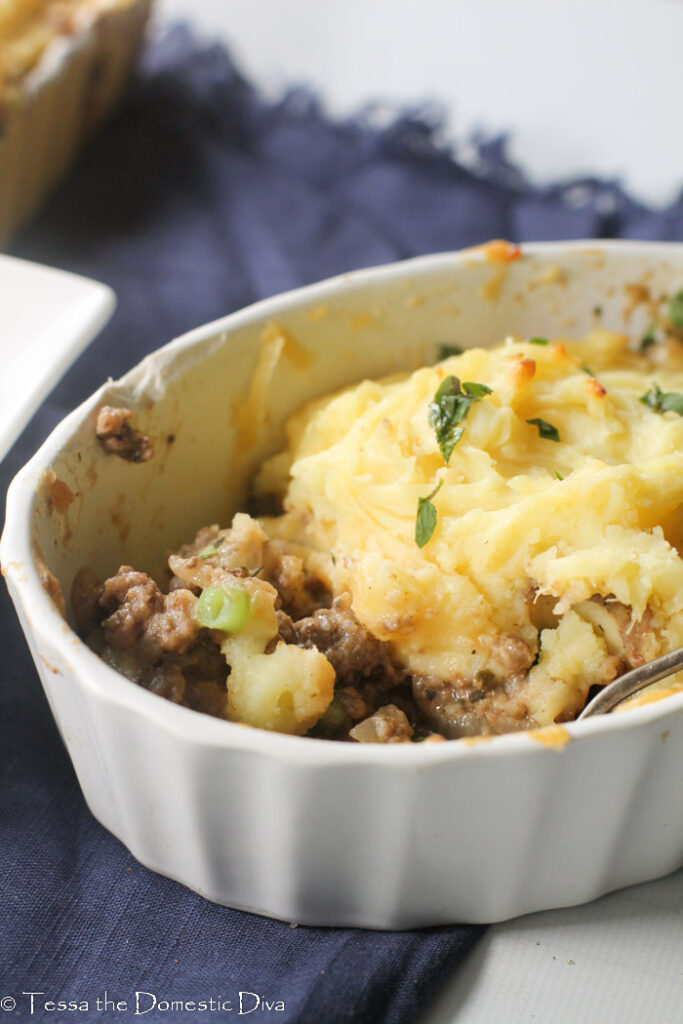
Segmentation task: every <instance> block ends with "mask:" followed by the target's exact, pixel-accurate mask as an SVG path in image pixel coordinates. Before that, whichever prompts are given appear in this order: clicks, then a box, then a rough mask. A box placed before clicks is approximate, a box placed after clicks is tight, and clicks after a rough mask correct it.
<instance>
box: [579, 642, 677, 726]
mask: <svg viewBox="0 0 683 1024" xmlns="http://www.w3.org/2000/svg"><path fill="white" fill-rule="evenodd" d="M681 668H683V647H679V648H677V649H676V650H675V651H669V653H668V654H662V655H661V656H660V657H659V658H655V660H654V661H648V662H647V663H646V664H645V665H639V667H638V668H633V669H631V671H630V672H625V673H624V675H623V676H619V678H618V679H615V680H614V682H613V683H609V684H608V685H607V686H605V687H603V689H602V690H601V691H600V693H598V694H597V696H595V697H593V700H592V701H590V702H589V703H588V704H586V706H585V708H584V709H583V711H582V712H581V714H580V715H579V716H578V719H577V721H579V720H581V719H582V718H590V717H591V716H592V715H604V714H607V712H608V711H611V710H612V708H613V707H614V706H615V705H616V704H620V703H621V701H622V700H626V698H627V697H630V696H631V695H632V694H634V693H637V692H638V690H642V689H644V688H645V687H646V686H649V685H650V683H656V682H657V681H658V680H659V679H665V678H666V677H667V676H671V675H673V674H674V672H677V671H678V670H679V669H681Z"/></svg>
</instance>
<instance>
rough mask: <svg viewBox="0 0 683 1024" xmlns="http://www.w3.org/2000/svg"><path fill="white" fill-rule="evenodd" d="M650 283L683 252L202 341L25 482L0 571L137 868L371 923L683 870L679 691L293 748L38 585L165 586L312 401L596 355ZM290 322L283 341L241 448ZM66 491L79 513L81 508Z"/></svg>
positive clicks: (119, 399) (519, 909) (301, 309)
mask: <svg viewBox="0 0 683 1024" xmlns="http://www.w3.org/2000/svg"><path fill="white" fill-rule="evenodd" d="M633 283H641V284H645V285H646V286H648V287H649V288H650V290H651V292H652V294H659V293H664V292H668V293H671V292H672V291H675V290H677V289H678V288H680V287H681V285H682V284H683V246H680V245H679V246H674V245H671V246H665V245H650V244H648V245H641V244H615V243H605V244H602V243H600V244H598V243H583V244H581V243H578V244H576V243H573V244H553V245H529V246H526V247H525V248H524V255H523V257H522V258H521V259H518V260H516V261H514V262H510V263H496V262H491V261H490V260H489V259H488V258H487V255H486V252H485V251H477V252H473V251H470V252H465V253H460V254H457V253H456V254H446V255H437V256H431V257H426V258H422V259H418V260H413V261H410V262H407V263H402V264H398V265H394V266H389V267H383V268H379V269H374V270H367V271H361V272H358V273H354V274H349V275H346V276H344V277H340V278H336V279H334V280H332V281H327V282H324V283H322V284H318V285H314V286H313V287H310V288H306V289H303V290H301V291H297V292H294V293H291V294H287V295H284V296H280V297H276V298H273V299H269V300H267V301H265V302H261V303H259V304H258V305H256V306H253V307H251V308H250V309H247V310H243V311H242V312H239V313H235V314H233V315H231V316H229V317H226V318H225V319H223V320H219V321H217V322H216V323H213V324H209V325H207V326H205V327H201V328H198V329H197V330H195V331H192V332H190V333H189V334H187V335H185V336H184V337H183V338H181V339H179V340H177V341H175V342H173V343H172V344H170V345H168V346H166V347H165V348H164V349H162V350H161V351H159V352H157V353H155V354H154V355H152V356H150V357H148V358H147V359H146V360H144V362H142V363H141V364H140V365H139V366H138V367H136V368H135V369H134V370H132V371H131V372H130V373H129V374H127V375H126V376H125V377H124V378H122V379H121V380H120V381H117V382H113V383H109V384H106V385H105V386H104V387H102V388H101V389H100V390H99V391H98V392H97V393H96V394H95V395H93V396H92V398H90V399H89V400H88V401H87V402H85V403H84V404H83V405H82V406H81V407H80V408H79V409H77V410H76V411H75V412H73V413H72V414H71V415H70V416H69V417H67V419H66V420H65V421H64V422H63V423H62V424H61V425H60V426H59V427H58V428H57V429H56V430H55V431H54V433H53V434H52V435H51V437H50V438H49V439H48V441H47V442H46V443H45V444H44V446H43V447H42V448H41V450H40V451H39V452H38V454H37V455H36V456H35V457H34V458H33V459H32V460H31V462H30V463H29V464H28V465H27V466H26V467H25V468H24V469H23V470H22V471H21V473H20V474H19V475H18V477H17V478H16V480H15V481H14V483H13V484H12V487H11V490H10V493H9V499H8V511H7V522H6V527H5V532H4V536H3V539H2V547H1V552H0V553H1V556H2V565H3V570H4V572H5V575H6V577H7V582H8V585H9V588H10V591H11V593H12V596H13V598H14V601H15V603H16V605H17V610H18V613H19V616H20V618H21V621H22V624H23V627H24V630H25V632H26V636H27V638H28V642H29V644H30V647H31V650H32V652H33V656H34V658H35V662H36V665H37V668H38V671H39V673H40V676H41V678H42V681H43V684H44V687H45V691H46V694H47V697H48V700H49V702H50V705H51V707H52V709H53V711H54V714H55V718H56V720H57V722H58V724H59V728H60V731H61V734H62V736H63V738H64V741H65V743H66V745H67V747H68V750H69V752H70V755H71V757H72V759H73V763H74V766H75V769H76V772H77V775H78V778H79V780H80V784H81V786H82V788H83V792H84V795H85V798H86V800H87V802H88V804H89V806H90V808H91V810H92V812H93V814H94V815H95V816H96V817H97V818H98V819H99V820H100V821H101V822H102V823H103V824H104V825H105V826H106V827H107V828H108V829H110V830H111V831H112V832H113V833H114V834H115V835H116V836H118V837H119V838H120V839H121V840H122V841H123V842H124V843H125V844H126V845H127V846H128V847H129V849H130V850H131V851H132V853H133V854H134V855H135V856H136V857H137V858H138V859H139V860H140V861H142V863H144V864H146V865H147V866H149V867H150V868H152V869H154V870H156V871H159V872H162V873H163V874H165V875H169V876H171V877H172V878H175V879H178V880H179V881H181V882H183V883H184V884H186V885H188V886H190V887H191V888H192V889H195V890H196V891H197V892H199V893H201V894H202V895H204V896H206V897H208V898H209V899H212V900H215V901H217V902H220V903H224V904H227V905H229V906H233V907H239V908H242V909H246V910H252V911H256V912H258V913H262V914H268V915H271V916H274V917H278V918H283V919H285V920H288V921H297V922H304V923H307V924H316V925H361V926H366V927H371V928H407V927H414V926H417V925H431V924H438V923H442V922H454V921H469V922H488V921H499V920H502V919H504V918H508V917H512V916H514V915H517V914H522V913H527V912H529V911H534V910H540V909H543V908H549V907H560V906H567V905H572V904H577V903H582V902H584V901H587V900H591V899H593V898H594V897H596V896H599V895H601V894H602V893H605V892H608V891H610V890H612V889H616V888H619V887H621V886H625V885H629V884H632V883H635V882H642V881H644V880H646V879H651V878H656V877H658V876H660V875H664V874H666V873H667V872H669V871H672V870H674V869H675V868H677V867H678V866H679V865H681V863H683V800H682V799H681V795H682V793H681V788H682V783H681V780H682V779H683V694H678V695H675V696H672V697H668V698H666V699H664V700H660V701H658V702H656V703H650V704H647V705H644V706H642V707H639V708H636V709H634V710H631V711H629V712H622V713H620V714H616V715H612V716H607V717H605V718H598V719H594V720H588V721H586V722H581V723H574V724H570V725H568V726H566V727H558V726H556V727H552V728H551V729H549V730H545V731H541V732H539V733H535V734H534V733H530V734H516V735H507V736H501V737H496V738H493V739H488V740H486V741H484V742H475V743H473V742H472V741H457V742H451V743H440V744H416V745H408V746H404V745H397V746H389V747H384V746H374V745H357V744H338V743H333V742H328V741H323V740H313V739H307V738H296V737H290V736H282V735H275V734H271V733H267V732H262V731H259V730H255V729H250V728H248V727H245V726H241V725H236V724H231V723H228V722H223V721H218V720H215V719H212V718H209V717H207V716H203V715H201V714H199V713H195V712H193V711H190V710H187V709H185V708H182V707H178V706H176V705H173V704H171V703H169V702H167V701H165V700H163V699H162V698H160V697H157V696H155V695H153V694H151V693H149V692H147V691H145V690H143V689H141V688H139V687H137V686H136V685H134V684H133V683H131V682H129V681H128V680H126V679H125V678H123V677H122V676H119V675H118V674H117V673H116V672H114V671H113V670H112V669H110V668H108V667H107V666H106V665H105V664H104V663H102V662H101V661H100V660H99V659H98V658H97V657H96V656H95V655H94V654H93V653H92V652H91V651H90V650H89V649H88V648H87V647H86V646H85V645H84V644H83V643H81V641H80V640H79V639H78V638H77V636H76V635H75V633H73V632H72V630H71V629H70V628H69V626H68V625H67V624H66V623H65V621H64V619H63V618H62V617H61V615H60V614H59V612H58V611H57V609H56V607H55V605H54V604H53V602H52V600H51V599H50V597H49V596H48V594H47V593H46V592H45V590H44V589H43V588H42V587H41V582H40V578H39V575H38V571H37V569H36V564H35V555H36V553H39V554H40V556H41V557H42V558H43V559H44V561H45V562H46V563H47V565H48V566H49V568H50V570H51V571H52V573H54V575H55V576H56V578H57V580H58V581H59V582H60V584H61V588H62V591H63V593H64V594H65V595H68V594H69V591H70V588H71V582H72V580H73V577H74V574H75V572H76V571H77V570H78V569H80V568H81V567H83V566H86V565H90V566H93V567H94V568H95V570H96V571H98V572H100V573H102V574H103V573H110V572H112V571H113V570H115V569H116V568H117V567H118V566H119V564H120V563H128V564H132V565H135V566H137V567H147V568H151V567H153V566H155V565H158V564H160V563H161V562H162V561H163V559H164V556H165V553H166V552H167V551H168V549H170V548H173V547H175V546H176V545H178V544H179V542H181V541H182V540H183V539H186V538H191V537H192V536H193V534H194V531H195V529H196V528H197V527H198V526H200V525H202V524H205V523H211V522H214V521H216V522H221V523H223V524H226V523H228V522H229V519H230V516H231V514H232V513H233V512H234V511H235V510H237V509H239V508H240V507H241V504H242V502H243V500H244V495H245V488H246V485H247V481H248V480H249V478H250V476H251V474H252V472H253V470H254V468H255V467H256V466H257V465H258V464H259V462H260V461H261V459H262V458H263V456H264V455H265V454H268V453H271V452H273V451H274V450H276V449H277V448H278V446H279V444H280V442H281V428H282V423H283V421H284V419H285V417H286V416H287V415H288V413H290V412H291V411H292V410H294V409H296V408H297V407H298V406H299V405H300V404H301V403H302V401H303V400H304V399H306V398H309V397H311V396H313V395H321V394H324V393H326V392H329V391H331V390H332V389H334V388H338V387H339V386H341V385H344V384H347V383H349V382H352V381H356V380H358V379H360V378H362V377H364V376H376V375H379V374H386V373H387V372H389V371H393V370H395V369H397V368H411V367H414V366H416V365H417V364H419V363H421V362H424V361H431V360H433V358H434V354H435V351H436V347H437V345H438V344H439V343H443V342H452V343H457V344H459V345H461V346H467V345H472V344H474V343H484V344H487V343H493V342H495V341H498V340H500V339H501V337H503V336H504V335H506V334H508V333H510V332H515V333H519V334H521V335H526V336H530V335H539V334H541V335H549V336H557V335H558V334H559V335H561V334H573V335H580V334H582V333H583V332H585V331H586V330H587V329H588V328H590V327H591V326H593V325H594V324H595V323H596V322H597V321H598V320H599V322H601V323H603V324H605V325H606V326H610V327H614V328H618V329H622V328H623V329H626V330H629V331H631V330H632V331H633V333H634V334H638V333H639V332H642V330H643V329H644V327H645V325H646V320H647V317H648V314H647V311H646V310H645V308H640V307H636V308H635V309H634V310H632V311H631V312H629V308H630V307H631V306H632V305H633V304H632V302H631V301H629V297H628V294H627V286H629V285H631V284H633ZM631 297H632V293H631ZM598 307H599V309H598ZM272 322H275V323H277V324H278V325H279V326H280V327H281V328H283V329H284V330H285V331H286V332H287V334H288V338H289V341H288V343H287V345H286V346H285V348H284V350H283V353H282V356H281V359H280V362H279V363H278V365H277V366H276V368H275V372H274V373H273V375H272V377H271V379H270V383H269V385H268V390H267V403H266V406H267V415H266V416H264V417H263V418H261V419H260V420H254V419H251V421H250V420H249V416H247V417H246V421H249V422H250V426H249V431H248V433H249V435H250V442H249V444H245V436H246V435H245V432H244V423H245V408H246V407H247V406H245V403H248V400H249V390H250V383H251V381H252V374H253V372H254V368H255V366H256V362H257V359H258V355H259V350H260V344H261V338H262V334H263V331H264V329H266V328H267V326H268V325H269V324H271V323H272ZM104 403H108V404H121V403H124V404H126V405H128V406H130V407H132V408H133V409H134V410H135V425H136V426H138V427H139V428H140V429H142V430H143V431H144V432H145V433H147V434H149V435H150V436H152V437H153V438H154V440H155V444H156V455H155V457H154V458H153V459H152V460H150V461H149V462H146V463H141V464H132V463H128V462H124V461H123V460H121V459H117V458H115V457H112V456H107V455H105V454H104V453H103V452H102V450H101V448H100V446H99V445H98V444H97V442H96V440H95V435H94V421H95V415H96V410H97V409H98V408H99V407H100V406H101V405H102V404H104ZM236 427H238V428H239V430H238V433H236ZM238 437H239V441H237V440H236V438H238ZM49 470H51V471H52V472H54V473H55V474H56V475H57V477H58V478H59V479H61V480H63V481H65V482H66V483H67V484H68V486H69V488H70V489H71V491H72V492H73V494H74V496H75V500H74V501H73V502H72V503H71V504H69V505H68V506H67V507H66V508H63V509H62V510H61V511H60V509H59V508H57V507H56V506H55V502H54V501H50V498H49V487H48V486H47V483H48V480H49V479H51V477H50V476H49V475H48V477H46V475H45V474H46V471H49ZM58 504H62V502H60V503H58Z"/></svg>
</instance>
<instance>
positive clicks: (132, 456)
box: [95, 405, 154, 462]
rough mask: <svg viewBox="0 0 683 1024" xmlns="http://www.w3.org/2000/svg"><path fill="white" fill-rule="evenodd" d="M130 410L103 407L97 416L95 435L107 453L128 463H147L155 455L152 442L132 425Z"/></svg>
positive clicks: (108, 406)
mask: <svg viewBox="0 0 683 1024" xmlns="http://www.w3.org/2000/svg"><path fill="white" fill-rule="evenodd" d="M132 415H133V413H132V412H131V410H130V409H124V408H116V407H114V406H111V405H103V406H102V408H101V409H100V411H99V413H98V414H97V423H96V425H95V435H96V437H97V440H98V441H99V442H100V444H101V445H102V447H103V448H104V450H105V452H108V453H109V454H110V455H118V456H119V457H120V458H122V459H126V460H127V461H128V462H147V460H148V459H151V458H152V456H153V455H154V447H153V445H152V442H151V441H150V439H149V438H148V437H145V435H144V434H141V433H140V432H139V431H137V430H134V429H133V427H131V425H130V422H129V421H130V418H131V416H132Z"/></svg>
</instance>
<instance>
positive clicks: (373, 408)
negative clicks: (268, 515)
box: [257, 331, 683, 734]
mask: <svg viewBox="0 0 683 1024" xmlns="http://www.w3.org/2000/svg"><path fill="white" fill-rule="evenodd" d="M449 376H453V377H455V378H457V381H463V382H478V383H481V384H485V385H487V387H488V388H490V390H491V393H490V394H485V395H484V396H483V397H482V398H480V400H478V401H477V402H476V403H474V404H473V405H472V406H471V408H470V409H469V412H468V414H467V417H466V419H465V421H464V430H463V433H462V437H461V438H460V440H459V441H458V443H457V444H456V445H455V446H454V447H453V450H452V453H451V454H450V458H449V461H448V464H447V465H446V463H445V460H444V456H443V454H442V451H441V450H440V448H439V445H438V443H437V437H436V434H435V430H434V429H433V427H432V426H431V425H430V422H429V419H428V409H429V405H430V402H432V401H433V399H434V396H435V394H436V392H437V391H438V389H439V387H440V386H441V385H442V383H443V382H444V380H445V379H446V378H447V377H449ZM655 383H656V385H658V386H659V388H660V389H661V392H664V393H665V394H670V393H678V392H683V364H682V362H681V360H680V359H679V360H678V363H677V364H675V365H673V364H672V365H668V366H656V365H654V364H653V363H652V362H651V361H650V359H649V358H648V356H647V355H641V354H639V353H635V352H633V351H631V350H630V349H629V343H628V340H627V338H626V337H625V336H623V335H619V334H615V333H611V332H607V331H595V332H593V333H592V334H591V335H590V336H589V337H587V338H586V339H584V340H582V341H564V342H550V343H548V342H546V341H545V339H534V341H532V342H530V341H523V340H521V339H513V338H509V339H507V341H506V343H505V344H504V345H502V346H500V347H497V348H494V349H490V350H485V349H472V350H469V351H466V352H464V353H463V354H461V355H458V356H454V357H451V358H449V359H446V360H445V361H444V362H441V363H439V364H437V365H435V366H430V367H426V368H423V369H420V370H418V371H417V372H415V373H413V374H412V375H410V376H407V377H402V378H399V379H388V380H384V381H380V382H369V381H365V382H363V383H361V384H359V385H357V386H355V387H352V388H349V389H347V390H345V391H343V392H342V393H340V394H338V395H335V396H333V397H331V398H325V399H322V400H318V401H315V402H313V403H311V404H310V405H308V406H306V407H305V408H304V409H302V410H301V411H299V412H298V413H297V414H296V415H294V416H293V417H292V418H291V420H290V422H289V424H288V426H287V448H286V451H285V452H284V453H281V454H280V455H278V456H276V457H275V458H273V459H271V460H270V461H269V462H267V463H266V464H265V465H264V466H263V468H262V471H261V473H260V475H259V478H258V481H257V490H258V491H260V492H261V493H270V492H276V493H279V494H280V495H282V496H283V497H284V506H285V515H284V516H283V517H278V518H272V519H268V520H264V521H263V524H264V527H265V529H266V532H267V533H268V534H269V535H270V536H273V537H277V538H280V539H281V540H283V541H290V542H296V543H297V544H300V545H303V546H304V547H305V548H307V549H308V554H307V555H306V563H307V565H308V567H309V569H310V571H311V572H314V573H315V574H317V575H318V576H320V577H321V578H322V579H324V580H325V582H326V584H327V586H328V587H329V589H330V591H331V592H332V594H344V593H348V594H350V595H351V607H352V609H353V612H354V613H355V615H356V617H357V618H358V619H359V620H360V622H361V623H362V624H363V625H364V626H365V627H366V628H367V629H368V630H369V631H370V633H371V634H372V635H373V636H374V637H377V638H379V639H380V640H382V641H386V642H388V643H389V644H390V646H391V650H392V652H393V655H394V657H395V659H396V660H397V662H398V663H399V664H400V665H401V666H402V667H403V668H404V669H405V670H406V671H407V672H408V673H410V675H411V676H412V679H413V692H414V694H415V697H416V700H417V702H418V705H419V706H420V707H421V708H422V710H423V711H424V712H425V713H426V714H427V715H428V717H430V718H431V720H432V721H433V722H435V724H436V726H438V727H439V731H445V733H446V734H449V732H450V734H457V733H458V732H459V731H461V730H462V729H463V714H464V712H463V699H464V701H465V705H466V708H467V709H469V712H471V713H472V714H474V713H475V712H476V713H477V714H479V715H480V716H481V715H482V713H483V712H484V709H486V714H485V717H486V721H487V723H488V725H489V726H490V728H492V729H493V731H505V729H507V728H520V727H528V726H529V724H531V725H533V724H536V725H548V724H550V723H552V722H555V721H564V720H567V719H570V718H573V717H574V716H575V715H576V714H577V713H578V711H579V710H580V709H581V708H582V707H583V705H584V704H585V702H586V698H587V695H588V691H589V689H590V687H591V686H592V685H594V684H604V683H605V682H607V681H609V680H611V679H612V678H614V677H615V676H616V675H618V674H620V673H621V672H622V671H624V670H625V669H626V668H628V667H631V666H632V665H635V664H639V663H641V662H642V661H646V660H650V659H651V658H653V657H656V656H657V655H658V654H660V653H663V652H664V651H666V650H669V649H671V648H674V647H677V646H680V645H683V616H682V615H681V612H682V611H683V561H682V560H681V554H680V547H681V544H682V543H683V523H682V522H681V515H680V512H681V507H682V506H683V415H680V414H679V413H678V412H676V411H674V409H672V408H670V409H668V410H667V409H666V405H667V403H666V402H664V403H663V405H664V409H662V408H660V407H658V406H661V405H662V403H661V402H659V403H658V402H657V391H656V390H654V389H653V385H654V384H655ZM661 392H660V394H661ZM648 394H650V400H649V404H648V403H647V402H645V401H642V400H641V399H642V398H643V397H644V396H646V395H648ZM674 404H675V403H674ZM530 421H532V422H530ZM549 428H554V429H552V430H551V429H549ZM438 484H441V486H440V488H439V490H438V493H437V494H435V495H434V497H433V499H432V500H433V506H434V510H435V512H436V526H435V528H434V530H433V534H432V535H431V537H430V539H429V540H428V541H427V542H426V543H425V544H424V546H423V547H419V546H418V544H417V543H416V539H415V528H416V510H417V507H418V501H419V499H420V498H425V497H426V496H427V495H428V494H430V493H431V492H433V491H434V489H435V486H436V485H438ZM666 685H667V686H668V687H670V685H671V683H670V681H667V684H666ZM480 702H481V704H482V706H481V708H477V705H478V704H479V703H480ZM465 717H466V715H465ZM464 728H465V731H468V727H467V723H466V722H465V725H464Z"/></svg>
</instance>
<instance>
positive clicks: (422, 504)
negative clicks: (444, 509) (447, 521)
mask: <svg viewBox="0 0 683 1024" xmlns="http://www.w3.org/2000/svg"><path fill="white" fill-rule="evenodd" d="M442 487H443V480H440V481H439V483H438V484H437V485H436V487H435V488H434V490H433V491H432V492H431V494H428V495H427V497H426V498H418V499H417V519H416V520H415V543H416V544H417V546H418V547H419V548H423V547H424V546H425V544H426V543H427V541H428V540H431V537H432V534H433V533H434V530H435V529H436V508H435V507H434V505H433V504H432V498H435V497H436V495H437V494H438V493H439V491H440V490H441V488H442Z"/></svg>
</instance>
